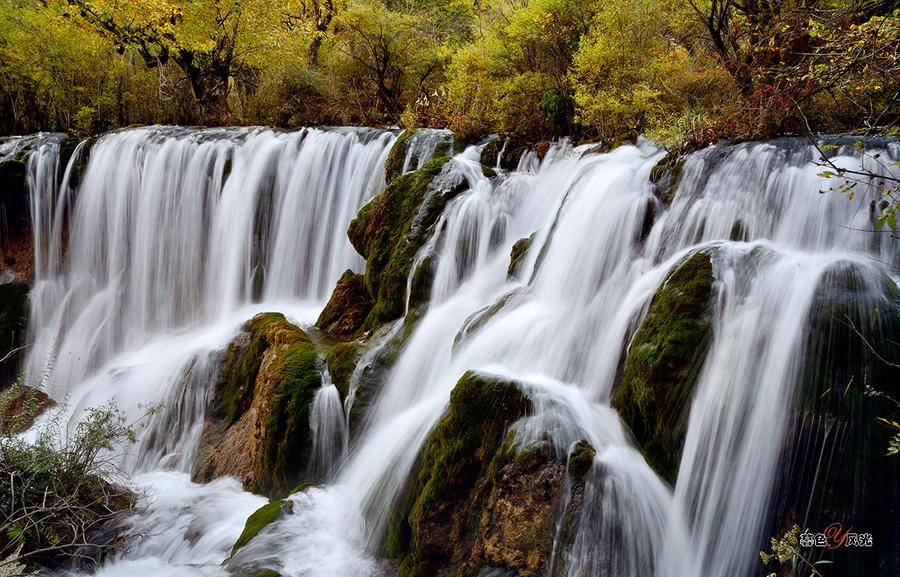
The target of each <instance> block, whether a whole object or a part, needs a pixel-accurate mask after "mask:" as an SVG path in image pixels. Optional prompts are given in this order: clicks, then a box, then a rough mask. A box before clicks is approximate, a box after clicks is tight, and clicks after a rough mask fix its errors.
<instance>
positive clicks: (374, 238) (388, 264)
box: [347, 157, 465, 330]
mask: <svg viewBox="0 0 900 577" xmlns="http://www.w3.org/2000/svg"><path fill="white" fill-rule="evenodd" d="M448 161H449V158H447V157H438V158H434V159H432V160H429V161H428V162H427V163H425V165H424V166H423V167H422V168H420V169H419V170H417V171H415V172H411V173H408V174H404V175H402V176H399V177H397V178H396V179H394V180H393V181H392V182H391V183H390V184H389V185H388V187H387V188H386V189H385V190H384V191H383V192H382V193H381V194H379V195H378V196H377V197H375V198H374V199H372V201H371V202H369V203H368V204H367V205H365V206H364V207H362V209H360V211H359V213H358V214H357V215H356V218H354V219H353V221H352V222H351V223H350V227H349V229H348V230H347V236H349V238H350V243H351V244H352V245H353V248H355V249H356V251H357V252H358V253H359V254H361V255H362V256H363V257H365V259H366V274H365V287H366V289H367V291H368V293H369V294H370V295H372V296H373V297H374V298H375V304H374V306H373V307H372V309H371V312H370V313H369V315H368V316H367V318H366V321H365V323H364V324H363V327H362V329H363V330H370V329H374V328H377V327H379V326H381V325H382V324H384V323H386V322H389V321H392V320H394V319H397V318H399V317H400V316H402V315H403V311H404V309H405V305H406V296H407V295H406V288H407V279H408V278H409V274H410V271H411V270H412V267H413V263H414V260H415V257H416V253H417V252H418V251H419V249H420V248H421V247H422V246H423V245H424V244H425V242H426V241H427V240H428V238H429V237H430V236H431V232H432V231H431V227H432V226H433V225H434V223H435V222H436V221H437V219H438V217H439V216H440V214H441V212H442V211H443V210H444V207H445V206H446V203H447V201H449V200H450V199H451V198H453V196H455V195H456V194H458V193H459V192H460V191H461V190H462V187H464V185H465V183H455V184H454V185H453V186H450V187H449V188H448V189H446V190H444V189H442V188H439V187H437V186H436V185H435V184H434V181H435V179H436V178H437V177H438V176H439V175H442V174H443V172H444V169H445V165H446V164H447V162H448ZM418 284H419V285H421V284H422V281H420V282H419V283H418ZM423 290H424V287H421V286H419V287H418V289H417V292H422V291H423Z"/></svg>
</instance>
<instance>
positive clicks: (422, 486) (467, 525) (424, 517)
mask: <svg viewBox="0 0 900 577" xmlns="http://www.w3.org/2000/svg"><path fill="white" fill-rule="evenodd" d="M531 409H532V407H531V401H530V400H529V399H528V397H527V396H526V395H525V393H524V392H523V390H522V389H521V387H520V385H519V384H518V383H516V382H513V381H509V380H507V379H503V378H499V377H496V376H491V375H484V374H479V373H475V372H471V371H470V372H467V373H466V374H464V375H463V376H462V378H460V380H459V382H458V383H457V384H456V387H455V388H454V390H453V392H452V394H451V397H450V406H449V408H448V409H447V413H446V414H445V415H444V417H443V418H442V419H441V421H440V422H439V423H438V424H437V426H436V427H435V429H434V431H432V433H431V434H430V435H429V437H428V439H427V440H426V442H425V445H424V446H423V448H422V450H421V452H420V454H419V461H418V462H419V466H418V469H417V471H416V473H415V475H414V476H413V477H412V478H411V480H410V483H409V486H408V488H407V492H406V493H405V494H404V495H403V496H402V497H401V499H400V500H399V502H398V504H397V508H396V510H395V512H394V515H393V516H392V517H391V525H390V527H389V528H388V532H387V535H386V537H385V541H384V552H385V554H386V555H387V556H389V557H392V558H395V559H397V560H398V561H399V571H398V575H400V576H401V577H405V576H414V575H415V576H419V575H435V574H439V575H442V574H447V575H450V574H453V575H457V576H460V577H464V576H473V577H474V576H475V575H479V574H481V573H482V572H483V571H485V570H500V571H505V572H512V574H516V575H520V576H521V577H532V576H538V575H545V574H547V571H548V568H549V561H550V558H551V553H552V549H553V541H554V536H555V533H556V532H555V523H556V520H557V513H558V510H557V507H558V505H559V504H560V503H561V502H562V500H563V499H562V498H563V497H564V496H565V491H567V490H568V491H569V492H570V493H569V495H568V496H569V498H568V499H566V502H568V503H570V504H575V506H577V504H578V503H580V501H579V500H578V499H577V498H573V495H575V494H576V493H580V492H581V491H582V490H583V486H584V483H583V480H582V479H581V477H582V476H583V475H584V473H585V471H586V469H587V467H586V465H585V461H586V460H587V461H590V460H591V459H592V457H593V449H590V448H585V447H589V446H588V445H587V444H586V443H585V444H584V445H585V447H582V448H581V449H580V450H578V451H573V452H572V453H571V454H572V457H571V458H570V459H569V464H568V466H567V463H566V461H565V460H560V459H559V458H558V456H557V454H556V452H555V451H554V450H553V449H552V447H551V445H550V443H549V442H547V441H544V442H541V443H538V444H537V445H532V446H527V447H520V446H518V444H517V443H516V441H515V436H514V433H513V432H512V430H511V426H512V425H513V424H514V423H515V422H516V421H517V420H519V419H520V418H522V417H524V416H526V415H527V414H528V413H529V412H530V411H531ZM576 455H577V456H576ZM586 455H588V456H587V457H586ZM587 466H589V465H587ZM567 470H568V471H569V472H568V473H567ZM567 474H568V475H569V478H570V479H571V481H572V482H570V483H567V482H566V479H567Z"/></svg>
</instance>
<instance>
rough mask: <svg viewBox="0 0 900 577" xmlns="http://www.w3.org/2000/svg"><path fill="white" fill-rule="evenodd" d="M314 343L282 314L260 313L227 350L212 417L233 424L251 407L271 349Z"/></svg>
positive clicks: (214, 399) (212, 408)
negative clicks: (267, 353) (265, 355)
mask: <svg viewBox="0 0 900 577" xmlns="http://www.w3.org/2000/svg"><path fill="white" fill-rule="evenodd" d="M296 342H304V343H306V344H308V345H310V346H311V345H312V341H311V340H310V339H309V337H308V336H307V335H306V333H304V332H303V331H302V330H300V329H299V328H297V327H296V326H294V325H293V324H291V323H289V322H288V321H287V319H285V318H284V315H282V314H281V313H260V314H258V315H256V316H254V317H253V318H252V319H250V320H249V321H247V322H246V323H244V327H243V331H242V334H241V335H240V336H239V337H238V338H237V339H235V340H234V341H232V342H231V343H229V345H228V347H227V348H226V349H225V355H224V358H223V368H222V371H221V373H220V375H219V379H218V381H217V383H216V390H215V395H214V398H213V403H212V406H211V408H210V414H211V416H213V417H215V418H222V419H225V421H226V424H227V425H232V424H234V423H235V422H236V421H237V420H238V419H239V418H240V417H241V415H243V414H244V412H245V411H246V410H247V409H248V408H249V407H250V400H251V398H252V397H253V389H254V387H255V386H256V377H257V375H258V374H259V367H260V365H261V364H262V358H263V353H265V351H266V350H267V349H268V348H269V347H271V346H280V345H284V344H293V343H296Z"/></svg>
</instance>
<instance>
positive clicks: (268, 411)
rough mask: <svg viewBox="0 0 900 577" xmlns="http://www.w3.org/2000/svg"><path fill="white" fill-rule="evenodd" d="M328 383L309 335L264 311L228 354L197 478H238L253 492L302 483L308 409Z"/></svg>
mask: <svg viewBox="0 0 900 577" xmlns="http://www.w3.org/2000/svg"><path fill="white" fill-rule="evenodd" d="M321 384H322V377H321V371H320V366H319V359H318V354H317V352H316V348H315V346H314V344H313V342H312V340H311V339H310V338H309V336H308V335H307V334H306V333H304V332H303V331H302V330H300V329H299V328H298V327H296V326H294V325H292V324H291V323H289V322H288V321H287V320H286V319H285V318H284V316H283V315H281V314H279V313H261V314H259V315H256V316H255V317H253V319H251V320H250V321H248V322H247V323H246V325H245V326H244V330H243V332H242V333H241V334H240V335H238V337H236V338H235V339H234V340H233V341H232V342H231V344H229V346H228V348H227V349H226V351H225V354H224V359H223V367H222V370H221V373H220V376H219V379H218V382H217V383H216V386H215V394H214V396H213V399H212V401H211V403H210V406H209V409H208V413H207V414H208V416H207V420H206V423H205V424H204V429H203V434H202V437H201V440H200V447H199V449H198V454H197V458H196V461H195V464H194V470H193V474H192V478H193V479H194V480H196V481H200V482H206V481H209V480H211V479H214V478H216V477H219V476H221V475H232V476H234V477H237V478H238V479H239V480H240V481H241V482H242V483H243V485H244V487H245V488H246V489H247V490H251V491H254V492H258V493H263V494H267V495H270V496H277V495H284V494H286V493H287V492H288V491H289V490H290V488H291V487H294V486H296V485H297V484H298V483H299V482H300V481H302V480H303V479H304V477H303V475H304V474H305V473H306V469H307V464H308V461H309V456H310V427H309V408H310V404H311V402H312V400H313V397H314V396H315V393H316V390H317V389H318V388H319V387H320V386H321Z"/></svg>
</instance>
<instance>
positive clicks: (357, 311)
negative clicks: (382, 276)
mask: <svg viewBox="0 0 900 577" xmlns="http://www.w3.org/2000/svg"><path fill="white" fill-rule="evenodd" d="M374 304H375V301H373V300H372V297H371V296H370V295H369V291H368V290H367V289H366V281H365V277H364V276H363V275H361V274H357V273H355V272H353V271H352V270H350V269H347V270H345V271H344V273H343V274H342V275H341V278H340V279H338V282H337V285H336V286H335V287H334V291H332V293H331V298H329V299H328V303H327V304H326V305H325V308H323V309H322V313H321V314H320V315H319V318H318V320H317V321H316V326H317V327H318V328H320V329H322V330H323V331H327V332H328V333H329V334H331V335H332V336H335V337H337V338H351V337H353V336H354V335H355V334H356V333H357V332H358V331H359V329H360V328H361V327H362V325H363V323H364V322H365V320H366V317H367V316H369V313H370V312H371V310H372V306H374Z"/></svg>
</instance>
